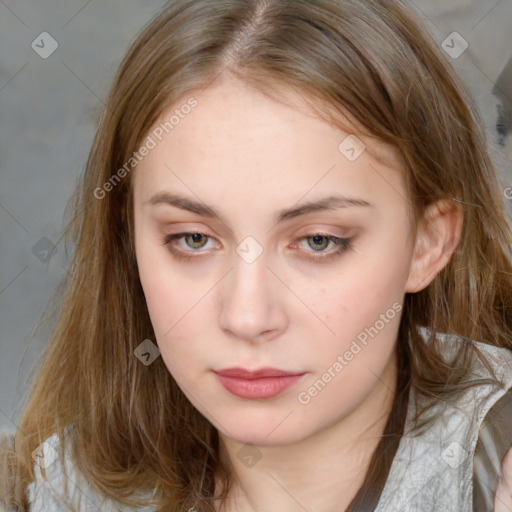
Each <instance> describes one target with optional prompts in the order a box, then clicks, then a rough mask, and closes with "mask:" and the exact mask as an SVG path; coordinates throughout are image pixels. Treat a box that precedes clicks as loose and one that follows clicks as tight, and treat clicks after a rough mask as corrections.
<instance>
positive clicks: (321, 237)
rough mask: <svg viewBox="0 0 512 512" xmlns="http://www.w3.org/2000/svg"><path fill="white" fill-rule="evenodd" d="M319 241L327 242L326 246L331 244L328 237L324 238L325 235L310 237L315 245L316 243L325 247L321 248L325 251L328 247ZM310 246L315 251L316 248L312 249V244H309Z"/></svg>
mask: <svg viewBox="0 0 512 512" xmlns="http://www.w3.org/2000/svg"><path fill="white" fill-rule="evenodd" d="M319 239H323V240H324V242H326V244H327V243H329V240H328V239H327V237H326V236H324V235H315V236H312V237H310V240H314V243H315V244H319V245H323V246H322V247H320V249H325V247H326V246H327V245H326V244H321V242H320V241H318V240H319ZM309 246H310V247H311V248H312V249H314V248H315V247H312V246H311V244H309Z"/></svg>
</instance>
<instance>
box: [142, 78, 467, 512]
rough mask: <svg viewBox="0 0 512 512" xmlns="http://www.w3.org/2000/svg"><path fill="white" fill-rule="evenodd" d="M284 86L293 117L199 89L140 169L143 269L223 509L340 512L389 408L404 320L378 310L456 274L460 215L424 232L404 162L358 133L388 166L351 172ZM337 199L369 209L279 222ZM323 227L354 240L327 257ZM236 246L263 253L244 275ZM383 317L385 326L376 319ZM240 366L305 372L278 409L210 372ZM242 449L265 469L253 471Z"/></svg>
mask: <svg viewBox="0 0 512 512" xmlns="http://www.w3.org/2000/svg"><path fill="white" fill-rule="evenodd" d="M283 91H284V92H285V93H286V98H287V101H288V102H291V103H292V104H293V106H290V105H287V104H285V103H283V102H281V101H276V100H273V99H270V98H269V97H266V96H264V95H263V94H261V93H260V92H258V91H255V90H253V89H250V88H248V87H247V86H246V85H244V84H242V83H241V82H239V81H237V80H236V79H233V78H228V79H227V80H223V81H217V82H215V83H214V84H212V85H210V86H209V87H208V88H207V89H206V90H204V91H198V92H197V93H194V97H195V98H196V99H197V101H198V105H197V106H196V107H195V108H194V110H193V111H192V113H190V114H189V115H188V116H187V117H186V118H185V119H183V120H181V122H180V124H179V125H178V126H176V127H175V128H174V130H173V131H172V132H170V133H169V134H168V135H167V136H166V137H164V138H163V140H162V141H161V142H159V143H158V144H157V146H156V147H155V148H154V149H152V150H151V151H150V152H149V154H148V155H147V156H146V157H145V158H144V159H143V161H142V162H141V163H140V164H139V165H138V167H137V169H136V171H135V175H134V183H133V186H134V216H135V246H136V255H137V262H138V269H139V273H140V279H141V283H142V286H143V289H144V293H145V297H146V301H147V305H148V309H149V313H150V316H151V320H152V323H153V327H154V330H155V335H156V341H157V344H158V346H159V349H160V351H161V355H162V358H163V361H164V362H165V364H166V366H167V368H168V369H169V371H170V372H171V374H172V375H173V377H174V378H175V380H176V382H177V383H178V385H179V386H180V388H181V389H182V390H183V392H184V393H185V395H186V396H187V397H188V398H189V399H190V401H191V402H192V403H193V404H194V406H195V407H196V408H197V409H198V410H199V411H200V412H201V413H202V414H203V415H204V416H205V417H206V418H207V419H208V420H209V421H210V422H211V423H212V424H213V425H214V426H215V427H216V428H217V429H218V431H219V434H220V438H221V454H222V457H223V458H224V459H225V461H227V462H228V463H229V464H230V465H231V466H232V469H233V472H234V475H235V486H234V488H233V492H232V493H231V494H230V497H229V499H228V500H227V502H226V503H225V504H224V507H225V510H235V509H236V510H240V511H256V510H258V511H263V510H270V509H272V510H282V511H284V512H286V511H295V510H303V508H302V507H304V508H306V509H307V510H316V511H319V512H322V511H331V510H344V508H345V507H346V506H347V505H348V504H349V503H350V501H351V500H352V498H353V496H354V494H355V493H356V491H357V489H358V488H359V486H360V485H361V483H362V479H363V477H364V473H365V471H366V468H367V464H368V462H369V457H370V456H371V454H372V451H373V450H374V448H375V447H376V445H377V443H378V441H379V437H380V436H381V434H382V432H383V430H384V426H385V422H386V419H387V415H388V414H389V411H390V408H391V404H392V399H393V392H394V387H395V378H396V371H397V370H396V361H395V347H396V338H397V332H398V326H399V321H400V314H395V315H393V316H394V318H390V316H391V313H386V312H387V311H389V310H390V309H393V308H392V306H393V304H395V307H397V305H398V308H400V306H401V304H402V302H403V299H404V295H405V293H407V292H415V291H419V290H421V289H423V288H424V287H426V286H427V285H428V284H429V283H430V282H431V280H432V279H433V278H434V277H435V275H436V274H437V273H438V272H439V271H440V270H441V269H442V268H443V266H444V265H446V263H447V262H448V260H449V257H450V255H451V254H452V252H453V251H454V250H455V248H456V244H457V242H458V239H459V235H460V229H461V226H462V216H461V212H460V210H458V209H456V208H455V207H454V206H453V204H449V203H445V202H439V203H437V204H434V205H431V207H429V209H428V210H427V211H426V212H425V219H428V222H427V221H425V222H423V223H422V224H421V225H420V230H419V233H418V236H417V237H415V236H414V233H412V230H411V224H410V218H409V213H408V208H409V203H408V199H407V193H406V191H405V188H404V183H403V179H402V175H401V160H400V157H399V155H398V154H397V153H396V152H395V151H394V150H393V149H392V148H390V147H387V146H385V145H384V144H383V143H381V142H379V141H376V140H374V139H368V138H362V137H360V139H361V140H363V141H364V143H365V145H366V148H367V149H370V148H371V150H375V151H377V152H378V154H379V156H380V157H381V158H383V159H385V162H386V165H385V164H384V163H383V162H381V161H380V160H379V161H378V160H377V159H375V158H374V157H373V156H372V155H371V154H370V151H368V150H367V151H363V152H362V154H361V155H360V156H359V157H358V158H357V159H355V160H354V161H350V160H349V159H347V158H346V156H345V155H344V154H343V153H342V152H341V151H340V150H339V149H338V146H339V144H340V143H341V142H342V141H343V140H344V139H345V137H346V136H347V135H348V133H346V132H344V131H342V130H340V129H339V128H335V127H333V126H331V125H330V124H328V123H326V122H325V121H324V120H321V119H320V118H318V116H317V115H315V113H314V112H313V111H312V110H311V109H310V108H309V106H308V105H309V104H308V103H306V102H304V100H303V99H302V97H301V96H299V95H297V94H296V93H294V92H293V91H289V90H285V89H283ZM187 98H188V96H187V97H186V98H181V99H180V100H179V101H176V103H175V104H174V105H172V107H171V108H170V109H169V111H168V112H165V113H164V114H163V115H162V119H164V118H168V117H169V113H170V112H172V111H173V110H174V109H175V108H176V107H179V106H180V105H181V104H184V103H185V102H186V100H187ZM162 119H161V120H162ZM161 120H159V121H158V123H156V124H155V125H157V124H159V122H161ZM150 133H151V132H150ZM161 191H168V192H170V193H174V194H180V195H183V196H186V197H187V198H190V199H192V200H195V201H198V202H200V203H206V204H207V205H209V206H211V207H213V208H215V209H216V210H218V211H219V212H220V214H221V215H222V220H219V219H213V218H209V217H207V216H205V215H200V214H197V213H192V212H189V211H185V210H182V209H180V208H177V207H175V206H171V205H169V204H164V203H159V204H156V205H151V204H149V203H148V200H149V199H150V198H151V197H152V196H153V195H154V194H156V193H157V192H161ZM332 194H344V195H345V196H348V197H352V198H358V199H363V200H365V201H367V202H369V203H370V204H371V206H369V207H361V206H350V207H345V208H340V209H337V210H330V211H317V212H313V213H309V214H308V215H306V216H300V217H296V218H291V219H288V220H285V221H283V222H279V223H276V222H274V215H275V213H276V212H277V211H278V210H281V209H285V208H291V207H294V206H298V205H302V204H303V203H305V202H308V201H313V200H317V199H320V198H323V197H325V196H329V195H332ZM194 231H197V232H200V233H203V234H204V235H206V236H203V237H202V238H201V237H198V238H196V239H193V238H192V237H191V236H183V237H181V238H180V239H176V240H174V241H172V242H170V244H169V245H164V244H163V239H164V237H165V236H166V235H170V234H178V233H182V232H194ZM317 232H325V233H327V234H328V235H329V236H337V237H341V238H352V242H351V246H350V247H349V248H348V249H347V250H345V251H344V252H342V253H340V254H339V255H338V256H336V257H333V258H331V259H327V258H325V259H324V260H322V259H321V257H322V254H329V253H331V254H333V253H334V252H335V250H336V245H334V243H332V242H329V241H328V240H327V239H315V238H314V236H313V235H312V234H315V233H317ZM306 235H309V236H308V237H307V238H304V237H305V236H306ZM247 236H251V237H253V239H254V240H252V241H251V242H250V245H249V246H245V245H244V244H245V243H247V240H245V239H246V237H247ZM238 247H244V248H246V247H250V251H254V248H255V247H259V249H261V250H262V253H261V254H260V255H259V256H258V257H257V258H256V259H255V260H254V261H252V262H251V263H248V262H247V261H246V260H245V259H244V258H243V257H241V256H240V255H239V253H237V248H238ZM171 248H173V249H174V251H175V252H179V251H180V250H181V253H182V254H184V255H185V256H187V257H186V258H184V259H179V258H178V257H177V256H176V255H175V254H174V253H173V252H171ZM240 254H242V253H240ZM251 254H253V252H251ZM315 255H316V256H317V257H318V260H315V261H311V259H308V257H310V258H312V257H315ZM322 261H325V263H321V262H322ZM381 315H384V316H385V317H386V319H387V321H382V320H381V322H379V323H378V324H377V323H376V322H377V321H378V320H379V319H382V318H383V317H382V316H381ZM382 324H384V326H383V327H382V328H379V327H380V326H381V325H382ZM370 326H376V327H377V329H378V333H377V334H376V335H374V336H373V337H368V341H367V344H366V345H364V344H363V343H361V342H359V346H360V348H361V349H360V351H358V352H357V354H355V355H353V357H352V358H351V359H350V360H347V359H345V362H346V364H344V365H343V368H342V370H341V371H338V372H334V374H335V377H332V368H333V364H334V363H335V362H336V361H337V360H338V361H339V359H338V356H340V355H343V354H345V353H346V351H347V350H349V349H350V348H351V346H352V347H354V345H353V344H352V343H353V341H354V340H357V339H358V338H357V336H358V335H360V334H361V333H362V332H363V331H364V330H365V328H369V327H370ZM356 350H357V349H356ZM232 366H242V367H245V368H248V369H254V368H261V367H267V366H271V367H275V368H280V369H284V370H287V371H297V372H306V374H305V376H304V377H303V378H302V379H301V381H300V382H299V383H298V384H296V385H294V386H293V387H292V388H290V389H288V390H286V391H285V392H283V393H281V394H280V395H278V396H276V397H274V398H270V399H264V400H249V399H241V398H239V397H236V396H234V395H232V394H230V393H229V392H228V391H226V390H225V389H224V387H223V386H222V385H221V384H220V383H219V381H218V379H217V376H216V374H215V373H214V372H213V370H218V369H221V368H227V367H232ZM329 368H331V379H330V381H329V382H328V383H327V384H326V385H325V386H324V387H323V389H321V391H320V392H318V393H317V394H316V395H315V396H310V400H309V402H308V403H301V402H300V401H299V399H298V395H299V393H300V392H304V391H307V390H308V389H309V388H310V387H311V386H312V384H313V383H315V382H317V381H318V380H319V379H322V376H323V375H324V374H325V372H326V371H328V369H329ZM323 379H324V382H325V379H326V377H323ZM302 396H304V395H302ZM246 443H250V444H251V445H255V446H246ZM240 449H244V450H246V452H242V453H246V454H247V453H248V454H249V455H252V456H254V459H258V460H257V461H256V462H255V463H254V464H252V465H251V466H250V467H249V466H248V465H247V464H246V462H245V461H244V459H243V458H242V456H241V454H239V453H238V452H239V450H240ZM247 450H249V451H248V452H247ZM223 509H224V508H223Z"/></svg>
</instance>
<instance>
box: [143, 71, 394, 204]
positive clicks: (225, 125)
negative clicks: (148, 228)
mask: <svg viewBox="0 0 512 512" xmlns="http://www.w3.org/2000/svg"><path fill="white" fill-rule="evenodd" d="M190 98H193V99H194V100H195V101H196V102H197V103H196V106H195V107H194V108H192V109H188V108H187V109H183V110H180V109H181V107H182V106H183V105H186V104H187V103H190V101H189V100H190ZM317 105H318V104H316V105H315V104H314V102H313V101H312V100H311V99H310V98H308V97H305V96H304V95H303V94H301V93H299V92H296V91H294V90H292V89H290V88H283V89H282V91H280V94H279V95H278V96H277V97H269V96H268V95H266V94H264V93H262V92H260V91H258V90H256V89H253V88H251V87H249V86H247V85H246V84H244V83H243V82H241V81H238V80H227V81H223V82H219V83H215V84H212V85H210V86H209V87H207V88H206V89H205V90H198V91H194V92H192V93H190V94H187V95H184V96H182V97H181V98H179V99H177V100H176V101H175V102H174V103H173V104H172V105H171V106H170V107H169V108H167V109H166V110H165V111H164V112H163V113H162V115H161V116H160V118H159V119H158V120H157V121H156V122H155V123H154V125H153V127H152V128H151V129H150V130H149V132H148V134H147V136H149V137H151V138H152V139H153V140H154V142H155V147H154V148H153V149H151V151H150V152H149V154H148V155H147V156H145V157H144V159H143V160H142V161H141V162H140V163H139V164H138V165H137V167H136V171H135V173H134V187H135V190H136V195H138V196H140V197H141V198H148V196H149V195H150V194H154V193H156V192H158V191H159V190H160V189H161V188H162V187H165V186H169V187H173V186H174V187H176V186H177V187H178V188H180V190H182V191H187V188H188V189H189V190H188V192H194V191H199V189H200V190H201V192H202V193H203V194H204V193H205V192H206V193H207V195H208V196H209V197H214V198H215V199H217V200H220V199H221V198H222V194H219V193H220V192H222V193H223V194H224V196H225V194H226V193H227V192H229V191H233V192H235V191H236V192H238V193H239V194H240V193H242V194H245V195H246V196H247V198H248V199H249V197H255V196H257V195H258V194H260V195H263V196H265V197H266V198H267V199H268V200H272V199H273V198H275V199H277V197H278V196H279V194H281V195H282V194H284V193H285V192H289V193H290V194H292V195H293V197H295V199H296V200H297V199H298V197H296V196H297V194H306V193H308V190H313V189H324V191H326V190H328V189H329V190H330V191H332V187H335V188H337V191H338V192H340V193H344V192H345V190H343V189H344V188H346V189H347V192H348V191H350V192H353V193H362V192H366V193H370V194H371V193H372V192H375V190H376V189H378V188H379V187H383V186H386V177H383V176H382V173H383V172H384V173H388V172H389V171H394V173H395V174H397V173H396V171H397V170H398V169H400V168H402V166H403V162H402V160H401V156H400V154H399V153H398V151H397V150H396V149H395V148H393V147H391V146H390V145H387V144H384V143H383V142H382V141H379V140H377V139H375V138H373V139H370V138H368V137H362V136H361V135H359V136H354V135H353V134H351V133H350V132H348V131H345V129H341V128H339V127H337V126H333V125H332V124H329V123H328V122H327V121H326V120H325V119H322V118H321V117H319V113H318V106H317ZM315 109H316V110H315ZM185 112H187V113H185ZM172 116H174V118H175V119H174V122H176V120H178V119H179V122H177V123H176V124H173V125H171V124H170V123H169V119H170V118H171V117H172ZM166 123H167V124H166ZM344 123H345V126H350V123H349V122H348V120H346V119H345V120H344ZM171 126H172V128H171ZM166 128H167V129H166ZM160 139H161V140H160ZM354 143H355V145H354ZM350 146H352V151H351V148H350ZM347 149H348V150H349V151H348V152H347ZM359 153H360V154H359ZM370 153H371V154H370ZM354 155H355V156H356V158H353V157H354ZM358 155H359V156H358ZM379 176H380V178H379ZM383 178H384V179H383ZM393 179H396V177H395V178H393ZM387 186H388V188H389V184H388V185H387ZM191 187H192V188H193V189H194V190H190V188H191ZM395 194H396V191H395ZM217 196H218V197H217Z"/></svg>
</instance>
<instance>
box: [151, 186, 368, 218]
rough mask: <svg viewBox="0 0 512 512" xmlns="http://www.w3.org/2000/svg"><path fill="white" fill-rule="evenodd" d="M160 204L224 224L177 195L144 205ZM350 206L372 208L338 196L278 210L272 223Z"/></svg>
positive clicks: (163, 194)
mask: <svg viewBox="0 0 512 512" xmlns="http://www.w3.org/2000/svg"><path fill="white" fill-rule="evenodd" d="M161 203H164V204H168V205H171V206H175V207H176V208H181V209H182V210H187V211H189V212H192V213H197V214H199V215H204V216H206V217H210V218H215V219H219V220H221V221H222V222H224V223H225V224H226V222H225V220H224V219H223V216H222V215H221V213H220V212H218V211H217V210H216V209H215V208H213V207H211V206H208V205H206V204H204V203H200V202H198V201H195V200H193V199H190V198H188V197H185V196H181V195H178V194H171V193H169V192H158V193H156V194H155V195H153V196H152V197H151V198H150V199H149V200H147V201H146V202H145V203H144V204H145V205H146V204H149V205H156V204H161ZM350 206H362V207H370V208H373V207H374V206H373V205H372V204H370V203H369V202H368V201H365V200H364V199H357V198H352V197H346V196H340V195H337V196H328V197H325V198H322V199H319V200H316V201H310V202H308V203H305V204H302V205H300V206H295V207H292V208H286V209H284V210H278V211H277V212H276V213H275V215H274V223H276V224H277V223H278V222H283V221H285V220H288V219H292V218H295V217H299V216H301V215H307V214H308V213H313V212H319V211H327V210H337V209H339V208H348V207H350Z"/></svg>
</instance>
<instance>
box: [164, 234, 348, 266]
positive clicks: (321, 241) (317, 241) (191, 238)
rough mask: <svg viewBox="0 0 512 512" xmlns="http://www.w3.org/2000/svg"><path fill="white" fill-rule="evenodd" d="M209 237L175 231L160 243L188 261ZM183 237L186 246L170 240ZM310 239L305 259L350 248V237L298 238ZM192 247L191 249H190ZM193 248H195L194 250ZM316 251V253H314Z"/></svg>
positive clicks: (320, 258)
mask: <svg viewBox="0 0 512 512" xmlns="http://www.w3.org/2000/svg"><path fill="white" fill-rule="evenodd" d="M210 238H211V237H209V236H208V235H206V234H204V233H200V232H183V233H176V234H173V235H165V236H164V237H163V239H162V245H169V249H170V251H171V252H172V253H173V254H174V255H175V256H176V257H177V258H181V259H187V260H189V261H190V259H191V258H194V257H196V256H188V255H187V253H193V252H204V251H200V250H199V249H203V248H204V247H206V245H207V243H208V240H209V239H210ZM180 239H183V240H184V241H185V247H187V248H188V249H187V248H185V249H184V248H176V247H175V245H178V244H174V243H172V242H174V241H178V240H180ZM308 239H310V240H311V241H312V243H310V242H308V246H309V247H311V248H314V249H315V250H313V251H308V250H305V252H306V253H309V255H307V256H304V257H305V258H306V259H309V260H312V261H318V262H323V261H326V260H330V259H331V258H334V257H336V256H340V255H341V254H342V253H343V252H345V251H347V250H349V249H351V248H352V244H351V242H352V239H351V238H340V237H337V236H334V235H329V234H327V233H319V232H317V233H308V234H307V235H304V236H303V237H301V238H299V242H302V241H304V240H308ZM329 244H331V246H334V249H333V250H331V251H324V249H325V248H326V247H328V246H329ZM296 246H297V244H296V243H294V244H292V246H291V247H292V248H295V247H296ZM190 249H193V250H190ZM194 249H195V250H194ZM314 253H317V254H314Z"/></svg>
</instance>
